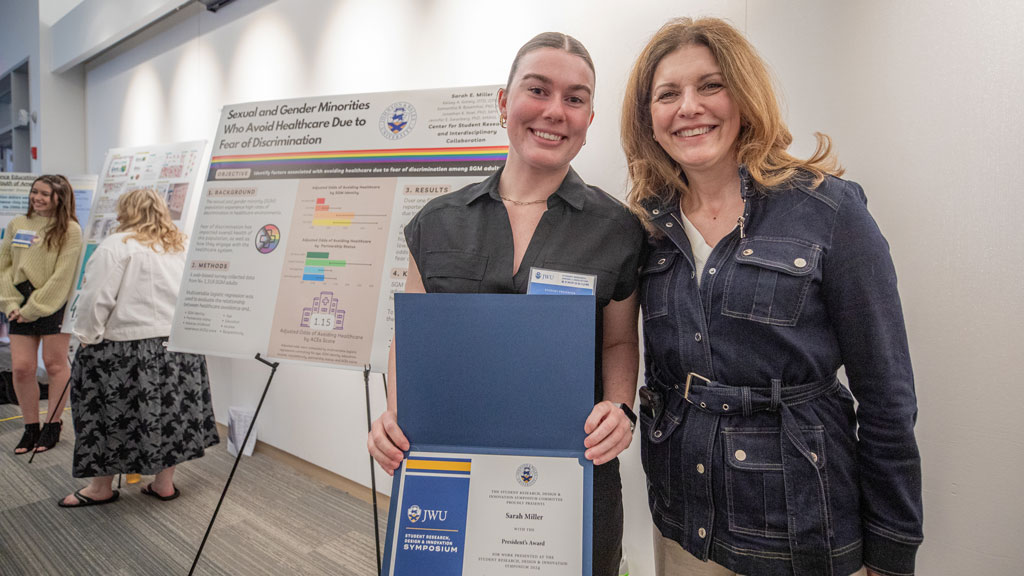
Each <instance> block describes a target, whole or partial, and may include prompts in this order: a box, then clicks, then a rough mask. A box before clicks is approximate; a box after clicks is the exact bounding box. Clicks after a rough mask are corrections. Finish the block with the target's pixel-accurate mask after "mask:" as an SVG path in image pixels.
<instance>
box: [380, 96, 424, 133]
mask: <svg viewBox="0 0 1024 576" xmlns="http://www.w3.org/2000/svg"><path fill="white" fill-rule="evenodd" d="M377 125H378V127H380V133H381V134H382V135H383V136H384V137H385V138H387V139H388V140H399V139H401V138H405V137H406V135H408V134H409V132H412V129H413V128H414V127H415V126H416V108H415V107H414V106H413V105H412V104H410V103H408V102H395V103H394V104H392V105H391V106H388V107H387V108H385V109H384V112H383V113H382V114H381V115H380V121H379V122H378V123H377Z"/></svg>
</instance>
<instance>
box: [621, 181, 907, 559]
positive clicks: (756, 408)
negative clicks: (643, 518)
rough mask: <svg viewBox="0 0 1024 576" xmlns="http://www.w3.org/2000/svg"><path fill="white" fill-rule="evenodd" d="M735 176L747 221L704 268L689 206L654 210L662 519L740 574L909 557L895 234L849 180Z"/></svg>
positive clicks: (663, 525) (645, 425)
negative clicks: (889, 236)
mask: <svg viewBox="0 0 1024 576" xmlns="http://www.w3.org/2000/svg"><path fill="white" fill-rule="evenodd" d="M740 176H741V179H742V181H743V190H742V194H743V198H744V202H745V206H744V213H743V218H742V219H741V224H740V226H739V227H738V228H737V229H735V230H733V232H732V233H730V234H729V235H728V236H726V237H725V238H723V239H722V240H721V241H720V242H719V243H718V245H717V246H715V248H714V251H713V252H712V253H711V256H710V257H709V258H708V261H707V263H706V265H705V268H704V271H703V276H702V278H701V282H700V285H698V283H697V280H696V279H695V278H694V275H695V268H694V265H693V255H692V251H691V249H690V244H689V241H688V240H687V237H686V234H685V232H684V231H683V226H682V224H681V221H680V218H679V208H678V205H675V206H657V207H651V208H650V209H649V211H648V218H649V219H650V221H651V223H652V224H653V225H654V226H656V227H657V228H658V229H660V230H661V231H662V232H664V237H662V238H654V239H652V240H651V241H650V245H649V246H648V250H647V253H646V254H645V257H644V261H643V267H642V269H641V287H640V297H641V304H642V310H643V325H644V346H645V360H646V366H647V367H646V373H645V379H646V386H645V387H644V388H642V389H641V417H640V420H641V439H642V441H641V453H642V461H643V465H644V470H645V472H646V473H647V480H648V497H649V501H650V506H651V512H652V515H653V517H654V522H655V524H656V525H657V526H658V528H659V529H660V530H661V533H662V534H663V535H664V536H666V537H667V538H671V539H673V540H675V541H677V542H679V543H680V544H681V545H682V546H683V548H685V549H686V550H688V551H689V552H691V553H692V554H694V555H695V556H697V557H698V558H701V559H703V560H707V559H711V560H714V561H716V562H718V563H719V564H722V565H724V566H726V567H728V568H730V569H732V570H734V571H737V572H739V573H742V574H751V575H758V576H765V575H769V576H770V575H775V574H778V575H789V574H795V575H797V576H822V575H834V576H847V575H848V574H852V573H854V572H856V571H857V570H858V569H859V568H860V567H861V565H862V564H866V565H868V566H869V567H871V568H872V569H874V570H877V571H878V572H880V573H882V574H887V575H892V576H895V575H908V574H913V572H914V557H915V554H916V552H917V547H918V545H919V544H920V543H921V540H922V530H921V525H922V509H921V466H920V456H919V454H918V449H917V443H916V440H915V438H914V423H915V420H916V417H917V400H916V397H915V393H914V380H913V373H912V369H911V365H910V354H909V350H908V346H907V337H906V330H905V328H904V324H903V313H902V309H901V306H900V299H899V294H898V292H897V289H896V273H895V270H894V268H893V264H892V260H891V258H890V256H889V248H888V244H887V243H886V241H885V239H884V238H883V237H882V234H881V232H880V231H879V230H878V227H877V225H876V224H875V222H874V220H873V219H872V217H871V215H870V214H869V213H868V211H867V205H866V202H867V201H866V198H865V196H864V193H863V190H862V189H861V188H860V186H858V185H857V184H855V183H853V182H848V181H844V180H841V179H838V178H833V177H828V178H826V180H825V181H824V182H823V183H822V184H821V185H820V186H818V187H817V188H813V189H812V188H810V187H809V186H800V185H794V186H792V187H791V188H789V189H784V190H775V191H772V192H770V193H761V192H758V191H757V190H755V186H754V184H753V181H752V180H751V179H750V177H749V175H748V174H747V172H746V170H745V169H743V168H741V169H740ZM840 367H844V368H845V371H846V376H847V379H848V381H849V388H847V387H846V386H845V385H843V384H841V383H840V382H839V380H838V379H837V371H838V370H839V368H840ZM851 391H852V395H851ZM854 397H856V399H857V406H856V407H855V405H854Z"/></svg>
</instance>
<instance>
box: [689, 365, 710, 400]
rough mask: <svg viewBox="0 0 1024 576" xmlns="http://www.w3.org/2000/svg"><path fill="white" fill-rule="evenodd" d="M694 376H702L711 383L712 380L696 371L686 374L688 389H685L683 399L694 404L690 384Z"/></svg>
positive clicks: (701, 377) (702, 378)
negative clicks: (691, 398)
mask: <svg viewBox="0 0 1024 576" xmlns="http://www.w3.org/2000/svg"><path fill="white" fill-rule="evenodd" d="M694 377H697V378H700V379H701V380H703V381H704V383H705V384H711V380H708V379H707V378H705V377H703V376H701V375H700V374H697V373H696V372H690V373H689V374H687V375H686V389H685V390H683V400H686V401H687V402H689V403H690V404H693V400H690V384H691V383H692V382H693V379H694Z"/></svg>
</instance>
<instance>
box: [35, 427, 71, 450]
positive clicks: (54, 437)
mask: <svg viewBox="0 0 1024 576" xmlns="http://www.w3.org/2000/svg"><path fill="white" fill-rule="evenodd" d="M63 427H64V422H63V421H62V420H57V421H56V422H47V423H46V424H43V430H42V432H41V433H40V434H39V441H38V442H36V452H46V451H47V450H49V449H50V448H53V447H54V446H56V445H57V442H60V431H61V428H63ZM40 448H42V450H40Z"/></svg>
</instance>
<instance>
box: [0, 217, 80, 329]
mask: <svg viewBox="0 0 1024 576" xmlns="http://www.w3.org/2000/svg"><path fill="white" fill-rule="evenodd" d="M52 220H53V218H51V217H45V216H40V215H39V214H32V216H16V217H15V218H14V220H11V223H10V224H9V225H8V226H7V233H6V234H4V240H3V243H0V310H2V311H3V313H4V314H10V313H11V311H13V310H20V312H21V316H22V318H24V319H25V320H26V321H29V322H32V321H35V320H38V319H39V318H43V317H46V316H49V315H50V314H53V313H54V312H56V311H57V310H59V309H60V307H61V306H63V305H64V303H65V302H67V299H68V294H69V293H70V292H71V284H72V281H73V280H74V278H73V276H74V274H75V267H76V266H77V264H78V258H79V257H80V256H81V252H82V228H81V227H80V226H79V225H78V223H77V222H74V221H71V222H69V223H68V232H67V237H66V238H65V239H64V246H63V248H61V250H60V251H59V252H58V251H55V250H50V249H48V248H47V247H46V243H45V242H44V240H45V239H46V232H47V231H46V228H47V227H48V226H49V225H50V222H51V221H52ZM18 232H23V233H24V232H29V233H34V234H35V240H33V241H32V245H31V246H21V245H18V244H14V243H13V240H14V237H15V234H17V233H18ZM25 236H28V237H31V234H28V235H25ZM25 280H28V281H29V282H31V283H32V286H34V287H35V292H33V293H32V295H31V296H29V298H28V301H27V302H25V303H24V304H22V302H21V301H22V299H23V297H22V295H21V293H20V292H18V289H17V288H15V286H16V285H17V284H20V283H22V282H24V281H25Z"/></svg>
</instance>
